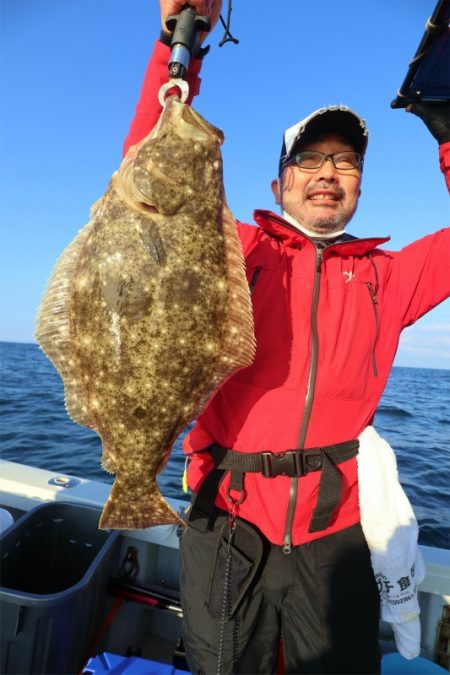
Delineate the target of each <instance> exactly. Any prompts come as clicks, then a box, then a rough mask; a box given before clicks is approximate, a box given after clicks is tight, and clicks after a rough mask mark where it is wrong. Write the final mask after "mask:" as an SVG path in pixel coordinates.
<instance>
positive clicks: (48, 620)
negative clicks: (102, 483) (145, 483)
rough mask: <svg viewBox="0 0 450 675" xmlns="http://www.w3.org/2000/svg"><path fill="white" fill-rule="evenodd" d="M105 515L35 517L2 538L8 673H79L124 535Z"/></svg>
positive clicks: (1, 603)
mask: <svg viewBox="0 0 450 675" xmlns="http://www.w3.org/2000/svg"><path fill="white" fill-rule="evenodd" d="M99 517H100V511H99V510H98V509H97V508H94V507H91V506H86V505H79V504H69V503H65V502H51V503H46V504H43V505H40V506H37V507H36V508H34V509H32V510H31V511H28V512H27V513H26V514H25V515H24V516H22V518H20V519H19V520H18V521H17V522H16V523H15V524H14V525H12V526H11V527H10V528H9V529H8V530H7V531H6V532H5V533H4V534H3V536H2V537H1V538H0V550H1V582H0V583H1V587H0V619H1V621H0V627H1V662H0V673H2V675H3V674H4V675H6V674H9V673H22V674H26V675H34V673H45V674H46V675H49V674H51V673H58V674H60V675H69V674H71V673H78V672H79V671H80V669H81V667H82V666H83V663H84V660H85V659H86V658H87V657H88V656H89V654H88V650H89V647H90V645H91V644H92V640H93V638H94V636H95V634H96V632H97V630H98V628H99V626H100V623H101V620H102V617H103V614H104V611H105V603H106V594H107V585H108V579H109V572H110V565H111V563H112V562H113V561H112V560H111V555H112V554H113V551H114V543H115V541H116V538H117V536H118V532H106V531H103V530H99V529H98V521H99Z"/></svg>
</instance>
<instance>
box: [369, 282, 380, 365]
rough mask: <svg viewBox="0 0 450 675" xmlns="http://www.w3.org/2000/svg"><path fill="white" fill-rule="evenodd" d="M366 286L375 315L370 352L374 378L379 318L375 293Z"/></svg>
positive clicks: (370, 287) (372, 288)
mask: <svg viewBox="0 0 450 675" xmlns="http://www.w3.org/2000/svg"><path fill="white" fill-rule="evenodd" d="M366 286H367V288H368V290H369V295H370V299H371V300H372V307H373V311H374V314H375V342H374V345H373V350H372V370H373V374H374V376H375V377H378V368H377V358H376V353H375V352H376V347H377V342H378V334H379V332H380V316H379V314H378V300H377V296H376V292H375V289H374V287H373V286H372V284H371V283H370V281H368V282H366Z"/></svg>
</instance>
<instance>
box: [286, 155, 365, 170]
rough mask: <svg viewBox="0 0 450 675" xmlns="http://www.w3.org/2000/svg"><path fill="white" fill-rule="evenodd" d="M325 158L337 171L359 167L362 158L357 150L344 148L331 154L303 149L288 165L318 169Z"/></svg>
mask: <svg viewBox="0 0 450 675" xmlns="http://www.w3.org/2000/svg"><path fill="white" fill-rule="evenodd" d="M327 159H330V160H331V161H332V162H333V166H334V168H335V169H337V170H338V171H351V170H352V169H360V168H361V167H362V163H363V159H362V157H361V155H360V154H359V152H351V151H350V150H346V151H343V152H335V153H333V154H332V155H325V154H324V153H323V152H318V151H316V150H305V151H304V152H297V154H296V155H295V156H294V157H293V158H292V160H291V161H290V162H288V164H287V166H288V165H292V164H295V165H296V166H299V167H300V168H301V169H316V170H317V169H320V168H321V167H322V166H323V165H324V164H325V162H326V161H327Z"/></svg>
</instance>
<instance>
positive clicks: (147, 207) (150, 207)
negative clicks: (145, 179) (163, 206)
mask: <svg viewBox="0 0 450 675" xmlns="http://www.w3.org/2000/svg"><path fill="white" fill-rule="evenodd" d="M139 206H140V207H141V209H144V211H147V213H159V211H158V209H157V208H156V206H153V204H146V203H145V202H139Z"/></svg>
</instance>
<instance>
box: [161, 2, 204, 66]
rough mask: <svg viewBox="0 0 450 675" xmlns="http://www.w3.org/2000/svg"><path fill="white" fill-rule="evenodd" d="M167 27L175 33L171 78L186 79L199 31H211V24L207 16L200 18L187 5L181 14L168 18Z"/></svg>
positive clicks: (171, 57) (170, 60)
mask: <svg viewBox="0 0 450 675" xmlns="http://www.w3.org/2000/svg"><path fill="white" fill-rule="evenodd" d="M166 26H167V29H168V30H169V31H170V32H171V33H173V35H172V42H171V45H170V47H171V53H170V58H169V78H170V79H179V78H184V76H185V75H186V71H187V69H188V67H189V62H190V60H191V56H192V52H193V49H194V47H195V42H196V39H197V31H209V30H210V29H211V22H210V20H209V19H208V17H207V16H198V14H196V13H195V10H194V9H192V7H189V6H188V5H186V7H184V8H183V9H182V10H181V12H180V13H179V14H176V15H173V16H168V17H167V20H166Z"/></svg>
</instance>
